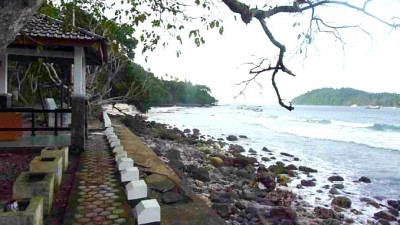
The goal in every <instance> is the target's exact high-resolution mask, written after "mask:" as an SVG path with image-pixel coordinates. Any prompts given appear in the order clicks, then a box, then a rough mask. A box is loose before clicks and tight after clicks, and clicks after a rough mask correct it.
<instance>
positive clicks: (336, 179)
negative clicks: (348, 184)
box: [328, 175, 344, 182]
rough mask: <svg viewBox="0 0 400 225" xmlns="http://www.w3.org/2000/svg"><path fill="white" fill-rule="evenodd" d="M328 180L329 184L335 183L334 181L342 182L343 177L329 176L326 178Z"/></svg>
mask: <svg viewBox="0 0 400 225" xmlns="http://www.w3.org/2000/svg"><path fill="white" fill-rule="evenodd" d="M328 180H329V181H330V182H335V181H344V179H343V177H341V176H338V175H335V176H330V177H328Z"/></svg>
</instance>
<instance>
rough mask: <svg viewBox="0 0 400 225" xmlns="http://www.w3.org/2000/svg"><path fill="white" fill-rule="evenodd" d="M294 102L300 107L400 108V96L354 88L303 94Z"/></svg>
mask: <svg viewBox="0 0 400 225" xmlns="http://www.w3.org/2000/svg"><path fill="white" fill-rule="evenodd" d="M292 102H293V104H298V105H334V106H351V105H358V106H367V105H374V106H385V107H400V94H394V93H369V92H365V91H360V90H356V89H353V88H340V89H334V88H321V89H316V90H312V91H309V92H307V93H305V94H302V95H300V96H298V97H296V98H294V99H293V101H292Z"/></svg>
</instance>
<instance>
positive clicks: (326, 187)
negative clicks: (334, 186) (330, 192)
mask: <svg viewBox="0 0 400 225" xmlns="http://www.w3.org/2000/svg"><path fill="white" fill-rule="evenodd" d="M322 188H324V189H329V188H330V186H329V185H328V184H326V185H324V186H322Z"/></svg>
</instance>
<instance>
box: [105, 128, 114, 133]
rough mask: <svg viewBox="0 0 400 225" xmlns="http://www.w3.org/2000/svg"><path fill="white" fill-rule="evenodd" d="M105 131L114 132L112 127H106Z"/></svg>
mask: <svg viewBox="0 0 400 225" xmlns="http://www.w3.org/2000/svg"><path fill="white" fill-rule="evenodd" d="M106 132H109V133H114V127H108V128H107V129H106Z"/></svg>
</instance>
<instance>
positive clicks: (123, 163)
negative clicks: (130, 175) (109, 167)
mask: <svg viewBox="0 0 400 225" xmlns="http://www.w3.org/2000/svg"><path fill="white" fill-rule="evenodd" d="M117 164H118V170H123V169H125V168H128V167H133V160H132V159H131V158H120V159H118V161H117Z"/></svg>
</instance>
